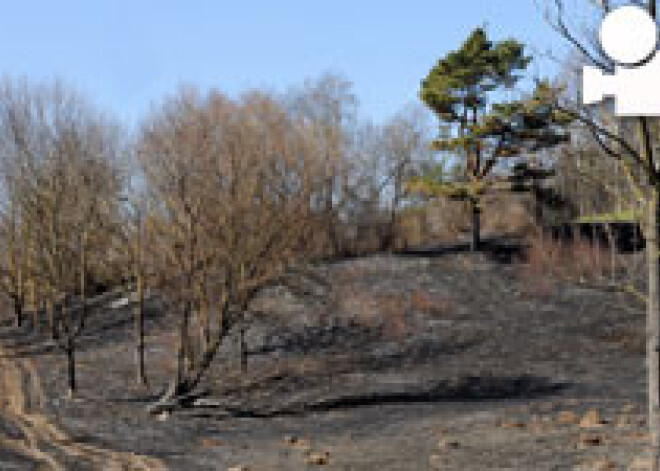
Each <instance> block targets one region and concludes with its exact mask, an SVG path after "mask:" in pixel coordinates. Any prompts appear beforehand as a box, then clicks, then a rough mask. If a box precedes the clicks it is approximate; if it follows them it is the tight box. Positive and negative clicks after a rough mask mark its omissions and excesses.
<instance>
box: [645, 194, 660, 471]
mask: <svg viewBox="0 0 660 471" xmlns="http://www.w3.org/2000/svg"><path fill="white" fill-rule="evenodd" d="M651 193H652V195H651V200H650V204H649V214H648V228H647V232H648V235H647V237H646V243H647V248H646V250H647V262H648V280H649V287H648V301H647V329H646V330H647V333H646V335H647V337H646V338H647V343H646V348H647V373H648V402H649V403H648V407H649V432H650V434H651V446H652V452H653V463H654V464H653V468H652V469H654V470H657V469H659V468H660V374H659V373H660V371H659V369H660V266H659V263H660V259H659V258H658V256H659V254H660V251H659V247H660V239H659V238H658V237H659V235H660V234H659V233H660V231H659V230H658V223H659V222H660V185H658V184H657V183H656V184H655V185H654V186H653V187H652V189H651Z"/></svg>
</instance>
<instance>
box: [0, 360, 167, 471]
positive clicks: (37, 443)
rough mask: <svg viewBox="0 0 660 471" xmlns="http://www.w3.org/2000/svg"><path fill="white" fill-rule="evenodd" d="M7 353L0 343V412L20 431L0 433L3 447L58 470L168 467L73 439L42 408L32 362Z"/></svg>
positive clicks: (145, 458)
mask: <svg viewBox="0 0 660 471" xmlns="http://www.w3.org/2000/svg"><path fill="white" fill-rule="evenodd" d="M6 353H7V352H6V351H5V350H3V349H2V348H1V347H0V414H1V415H2V416H3V418H5V419H6V420H8V421H9V422H10V424H11V425H12V428H13V429H15V431H17V432H18V433H12V434H10V435H11V436H2V435H0V448H2V449H5V450H9V451H12V452H14V453H16V454H18V455H20V456H25V457H27V458H30V459H33V460H35V461H36V462H38V463H42V464H43V465H44V466H45V467H46V469H52V470H56V471H59V470H61V471H66V470H68V469H71V467H72V466H73V467H75V468H77V469H90V470H108V471H114V470H122V471H123V470H135V471H138V470H165V469H167V468H166V466H165V465H164V464H163V463H162V462H161V461H160V460H158V459H156V458H152V457H147V456H141V455H137V454H134V453H126V452H118V451H113V450H109V449H105V448H101V447H98V446H93V445H89V444H83V443H79V442H76V441H75V440H73V439H72V438H71V437H70V436H69V435H68V434H67V433H66V432H64V431H63V430H62V429H61V428H59V427H58V426H57V425H56V424H55V423H53V422H52V421H51V420H50V419H49V418H48V417H46V415H45V414H44V413H43V412H42V410H43V404H44V393H43V390H42V387H41V383H40V381H39V377H38V376H37V373H36V370H35V368H34V365H33V364H32V362H31V361H30V360H26V359H17V358H12V357H10V356H8V355H7V354H6Z"/></svg>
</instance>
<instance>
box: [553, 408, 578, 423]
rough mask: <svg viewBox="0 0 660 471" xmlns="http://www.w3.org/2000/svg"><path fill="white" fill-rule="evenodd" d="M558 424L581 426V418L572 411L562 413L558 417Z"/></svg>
mask: <svg viewBox="0 0 660 471" xmlns="http://www.w3.org/2000/svg"><path fill="white" fill-rule="evenodd" d="M557 422H559V423H560V424H579V423H580V417H578V415H577V414H576V413H575V412H573V411H570V410H565V411H561V412H560V413H559V416H558V417H557Z"/></svg>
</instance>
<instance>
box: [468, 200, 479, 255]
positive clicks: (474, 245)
mask: <svg viewBox="0 0 660 471" xmlns="http://www.w3.org/2000/svg"><path fill="white" fill-rule="evenodd" d="M470 208H471V211H472V242H471V244H470V250H472V251H473V252H476V251H478V250H479V249H480V248H481V207H480V206H479V200H478V199H475V198H473V199H471V200H470Z"/></svg>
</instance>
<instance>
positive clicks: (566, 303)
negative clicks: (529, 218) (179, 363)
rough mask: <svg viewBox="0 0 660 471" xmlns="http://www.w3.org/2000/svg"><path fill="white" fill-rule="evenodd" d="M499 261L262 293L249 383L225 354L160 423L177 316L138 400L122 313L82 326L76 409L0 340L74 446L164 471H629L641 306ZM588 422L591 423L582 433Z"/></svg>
mask: <svg viewBox="0 0 660 471" xmlns="http://www.w3.org/2000/svg"><path fill="white" fill-rule="evenodd" d="M495 255H497V256H496V257H493V256H489V254H487V253H486V254H477V255H473V254H469V253H462V251H460V250H447V251H443V252H430V251H429V252H418V253H415V254H397V255H377V256H371V257H364V258H356V259H351V260H344V261H340V262H335V263H330V264H323V265H320V266H319V267H317V271H318V272H319V274H320V275H322V276H326V277H327V278H328V279H329V280H330V281H331V282H330V284H329V287H321V286H317V287H315V286H311V287H310V289H309V290H305V291H304V292H303V293H292V292H290V291H288V290H287V289H285V288H283V287H280V288H277V289H275V288H274V289H272V290H269V291H268V292H266V293H264V294H263V295H262V296H261V297H260V298H259V299H258V300H257V302H256V303H255V305H254V306H253V316H252V317H253V322H252V324H251V328H250V329H249V330H248V332H247V340H248V345H249V368H248V371H247V372H245V373H242V372H241V371H240V362H239V360H238V357H237V342H236V339H235V338H229V339H228V340H227V341H226V342H225V344H224V345H223V348H222V350H221V352H220V354H219V355H218V358H217V359H216V361H215V363H214V366H213V368H212V370H211V371H210V374H209V375H208V377H207V380H206V381H205V383H204V384H203V387H202V388H201V390H200V395H199V396H198V397H196V398H193V399H191V401H190V403H189V404H188V405H187V407H185V408H184V409H183V410H180V411H176V412H175V413H173V414H172V415H168V414H163V415H161V416H158V417H153V416H150V415H149V414H148V413H147V412H146V406H147V404H149V403H150V402H151V401H153V400H154V399H155V398H156V397H157V396H158V394H159V393H160V392H162V391H163V389H164V388H165V385H166V381H167V379H168V375H169V374H170V368H171V364H172V361H173V358H171V356H170V355H171V343H172V342H173V341H174V333H173V329H172V326H174V325H176V324H175V319H176V312H172V311H170V310H167V309H164V308H163V307H162V306H160V305H159V303H158V302H157V301H152V305H151V306H150V312H149V315H148V316H147V329H148V332H149V337H148V339H147V345H148V349H147V361H148V365H149V367H148V376H149V386H148V387H147V388H141V387H139V386H136V385H135V386H134V377H135V373H134V369H133V350H132V324H131V319H130V312H129V310H128V309H127V308H123V309H116V310H104V311H98V312H96V313H95V314H94V318H93V319H92V320H90V324H89V327H90V329H89V331H88V337H87V338H86V339H85V340H84V341H83V344H82V348H81V352H80V353H79V356H78V358H79V378H80V381H79V382H80V391H81V393H80V396H79V397H78V398H76V399H74V400H68V399H66V398H64V397H63V391H65V384H64V378H65V374H64V373H65V371H64V367H65V365H64V362H63V359H62V358H61V355H60V354H59V353H58V352H56V351H53V350H52V349H50V348H48V347H47V346H46V347H44V346H43V345H42V346H40V344H39V342H35V340H34V339H30V338H26V337H22V336H21V335H20V332H17V331H15V330H13V329H11V328H10V327H7V326H5V327H4V328H3V329H2V339H1V340H0V341H1V342H2V345H3V346H4V347H5V348H6V349H7V351H9V352H15V353H16V354H17V355H18V357H21V358H25V357H26V356H27V358H32V359H34V360H35V361H34V364H35V365H36V368H37V371H38V375H39V377H40V379H41V383H42V385H43V388H44V395H45V397H46V400H45V401H44V402H45V404H43V408H44V410H45V413H46V414H47V415H48V416H49V417H51V418H52V419H53V421H55V422H56V423H58V424H59V425H61V427H62V428H63V429H64V430H66V431H67V432H68V433H69V435H70V436H71V438H72V440H75V441H76V442H78V443H82V444H89V445H93V446H95V447H99V448H104V449H110V450H115V451H118V452H121V451H124V452H133V453H136V454H139V455H147V456H150V457H153V458H157V459H159V460H161V461H162V462H163V463H164V464H165V465H166V466H167V467H168V468H170V469H175V470H189V469H195V470H206V469H208V470H212V469H222V470H224V469H227V468H230V467H232V466H239V465H243V466H247V467H249V469H252V470H279V469H281V470H296V469H315V467H317V466H320V467H322V468H323V467H324V468H326V469H336V470H373V469H380V470H383V471H385V470H393V471H394V470H425V469H457V470H458V469H460V470H482V469H529V470H543V469H548V470H549V469H573V468H577V467H579V466H583V468H584V469H626V468H627V466H628V465H629V463H631V462H632V461H633V460H634V459H635V457H636V456H638V455H639V454H640V453H641V452H642V451H643V450H644V449H645V446H646V441H645V440H646V436H645V434H644V431H645V425H644V419H643V417H645V410H644V407H643V405H644V404H645V388H646V381H645V379H646V375H645V370H644V349H643V346H644V334H643V332H644V326H645V318H644V314H643V310H642V309H641V306H636V305H635V304H634V301H633V300H631V299H630V298H628V297H627V296H625V295H622V294H620V293H618V292H616V291H614V290H608V289H601V288H596V287H586V286H582V285H579V284H574V283H568V282H556V283H555V282H553V283H551V284H550V285H547V284H544V285H543V286H544V289H543V292H542V293H540V292H535V291H534V290H530V285H531V284H533V280H530V279H529V277H528V276H527V275H526V272H525V271H524V270H522V269H521V262H519V261H518V260H517V258H516V256H515V253H510V254H508V255H507V254H506V253H505V255H507V256H504V257H501V256H500V255H501V253H499V252H498V253H496V254H495ZM35 345H36V346H35ZM592 409H596V410H598V411H599V413H600V416H601V418H602V420H599V421H598V423H595V424H591V427H587V425H589V424H585V423H583V424H582V425H583V427H580V425H579V424H578V423H577V422H579V418H581V417H583V416H584V415H585V414H586V413H587V411H589V410H592ZM570 413H574V417H577V419H575V420H570V419H567V417H569V416H570ZM3 423H4V422H0V434H1V435H3V436H5V435H8V434H11V433H12V432H11V430H12V429H11V425H10V424H11V422H7V423H6V426H4V425H3ZM326 452H327V453H328V455H327V458H326V455H325V453H326ZM18 456H19V455H16V457H14V458H15V459H13V461H12V459H9V458H8V459H7V463H10V462H17V461H16V460H18ZM10 458H11V457H10ZM3 459H5V458H3ZM21 459H22V458H21ZM326 459H327V460H328V463H327V464H310V462H314V461H316V462H318V463H323V462H324V461H325V460H326ZM599 460H600V461H599ZM599 462H600V463H601V464H602V463H606V462H608V463H609V465H610V466H613V467H612V468H597V467H596V466H600V465H599ZM68 463H69V465H70V466H71V469H74V466H75V460H70V461H69V462H68ZM8 466H9V465H8ZM90 466H91V465H90ZM590 466H591V468H590ZM603 466H604V465H603ZM79 467H80V469H93V468H85V465H83V464H81V465H80V466H79ZM3 469H4V468H3ZM7 469H11V468H7ZM16 469H29V468H16Z"/></svg>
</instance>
